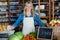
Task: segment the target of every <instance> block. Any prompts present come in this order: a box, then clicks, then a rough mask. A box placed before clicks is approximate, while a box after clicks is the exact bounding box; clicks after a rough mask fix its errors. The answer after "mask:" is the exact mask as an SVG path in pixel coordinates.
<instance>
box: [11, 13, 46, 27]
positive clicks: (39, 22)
mask: <svg viewBox="0 0 60 40" xmlns="http://www.w3.org/2000/svg"><path fill="white" fill-rule="evenodd" d="M30 17H31V16H30ZM23 19H24V14H23V13H21V14H20V15H19V16H18V19H17V20H16V22H15V23H14V24H13V25H12V26H14V27H18V25H19V24H20V22H21V21H23ZM35 22H37V23H38V25H39V26H41V27H44V26H45V24H44V23H43V22H42V21H41V19H40V18H39V17H38V15H37V14H34V23H35Z"/></svg>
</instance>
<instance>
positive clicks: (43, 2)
mask: <svg viewBox="0 0 60 40" xmlns="http://www.w3.org/2000/svg"><path fill="white" fill-rule="evenodd" d="M40 4H49V2H40Z"/></svg>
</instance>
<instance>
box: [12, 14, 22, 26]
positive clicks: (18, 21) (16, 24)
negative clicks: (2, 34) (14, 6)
mask: <svg viewBox="0 0 60 40" xmlns="http://www.w3.org/2000/svg"><path fill="white" fill-rule="evenodd" d="M22 20H23V14H20V15H19V17H18V19H17V20H16V22H15V23H14V24H13V25H12V26H14V27H18V25H19V24H20V22H21V21H22Z"/></svg>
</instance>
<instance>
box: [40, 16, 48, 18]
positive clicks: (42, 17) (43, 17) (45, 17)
mask: <svg viewBox="0 0 60 40" xmlns="http://www.w3.org/2000/svg"><path fill="white" fill-rule="evenodd" d="M40 18H49V17H48V16H44V17H43V16H40Z"/></svg>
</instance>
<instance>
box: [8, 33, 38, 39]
mask: <svg viewBox="0 0 60 40" xmlns="http://www.w3.org/2000/svg"><path fill="white" fill-rule="evenodd" d="M36 37H37V33H36V32H31V33H30V34H28V35H26V36H24V35H23V33H22V32H16V33H14V34H12V35H10V37H9V40H36Z"/></svg>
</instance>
